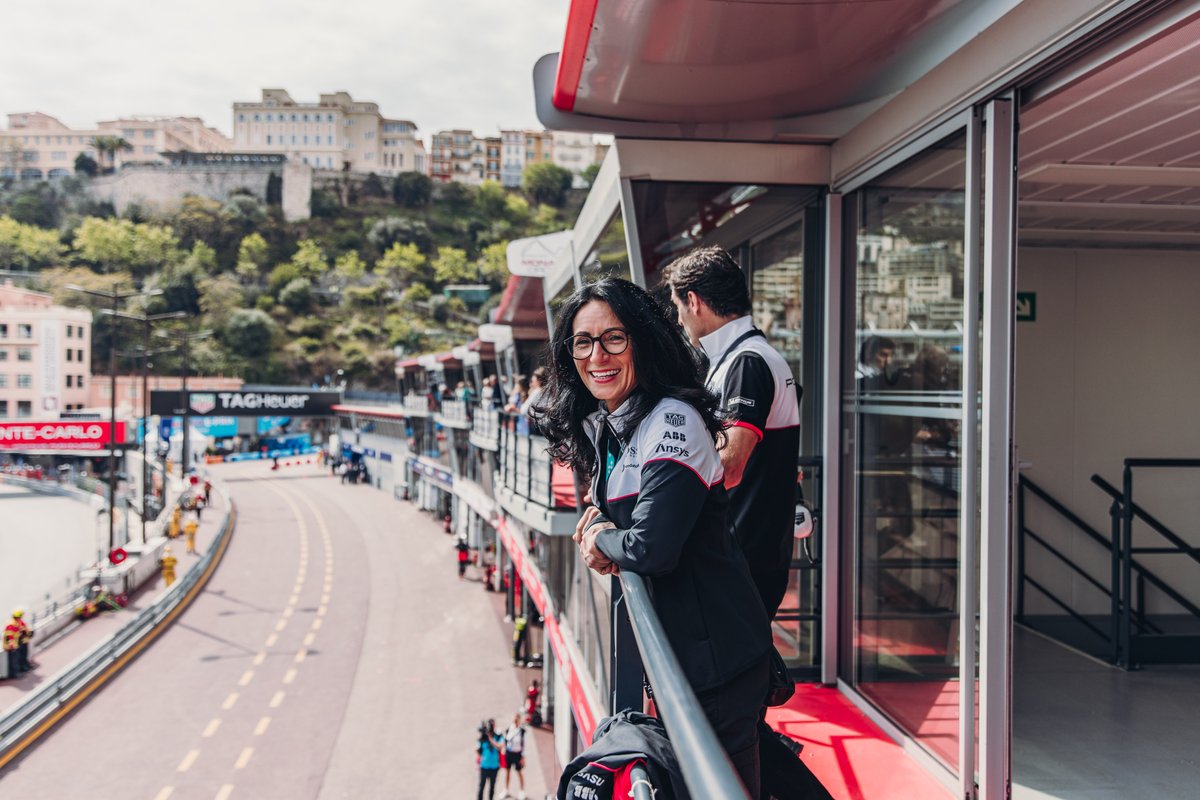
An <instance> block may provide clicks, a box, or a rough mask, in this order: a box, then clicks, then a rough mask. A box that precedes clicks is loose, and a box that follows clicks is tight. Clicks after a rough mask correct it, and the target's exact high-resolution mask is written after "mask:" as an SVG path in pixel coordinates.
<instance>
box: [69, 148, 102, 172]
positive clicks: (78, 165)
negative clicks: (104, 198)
mask: <svg viewBox="0 0 1200 800" xmlns="http://www.w3.org/2000/svg"><path fill="white" fill-rule="evenodd" d="M99 171H100V165H99V164H97V163H96V159H94V158H92V157H91V156H89V155H88V154H87V153H80V154H79V155H77V156H75V174H76V175H81V174H82V175H87V176H88V177H89V178H94V177H96V173H97V172H99Z"/></svg>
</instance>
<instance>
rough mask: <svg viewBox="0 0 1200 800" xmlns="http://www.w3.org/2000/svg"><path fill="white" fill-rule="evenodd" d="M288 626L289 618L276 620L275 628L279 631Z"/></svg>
mask: <svg viewBox="0 0 1200 800" xmlns="http://www.w3.org/2000/svg"><path fill="white" fill-rule="evenodd" d="M286 627H287V620H286V619H281V620H279V622H276V623H275V630H277V631H281V630H283V629H284V628H286Z"/></svg>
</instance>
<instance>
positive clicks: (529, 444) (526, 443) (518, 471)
mask: <svg viewBox="0 0 1200 800" xmlns="http://www.w3.org/2000/svg"><path fill="white" fill-rule="evenodd" d="M530 427H531V423H530V421H529V419H528V417H525V416H524V415H521V414H501V416H500V483H501V485H503V486H504V487H506V488H507V489H508V490H509V491H511V492H513V493H514V494H516V495H517V496H518V497H523V498H525V499H526V500H531V501H533V502H535V503H537V504H539V505H542V506H545V507H546V508H563V509H574V507H575V504H574V501H573V500H572V501H571V502H567V501H566V498H565V497H562V498H557V499H556V497H555V492H554V474H555V470H556V469H558V470H565V469H566V468H565V467H562V466H561V465H560V466H558V467H556V466H555V464H554V462H553V460H552V459H551V458H550V455H549V454H548V453H547V452H546V448H547V447H548V446H549V443H548V442H547V441H546V439H545V438H543V437H541V436H537V435H535V434H533V433H531V432H530Z"/></svg>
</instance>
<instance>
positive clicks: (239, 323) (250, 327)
mask: <svg viewBox="0 0 1200 800" xmlns="http://www.w3.org/2000/svg"><path fill="white" fill-rule="evenodd" d="M275 331H276V326H275V321H274V320H273V319H271V317H270V315H269V314H267V313H266V312H264V311H260V310H258V309H256V308H241V309H238V310H237V311H234V312H233V313H232V314H230V315H229V321H228V322H226V323H225V327H224V328H223V329H222V331H221V343H222V344H224V345H225V347H226V348H227V349H228V350H229V351H230V352H232V353H237V354H238V355H239V356H241V357H242V358H246V359H256V358H262V357H263V356H265V355H267V354H268V353H270V352H271V347H272V345H271V340H272V339H273V338H274V336H275Z"/></svg>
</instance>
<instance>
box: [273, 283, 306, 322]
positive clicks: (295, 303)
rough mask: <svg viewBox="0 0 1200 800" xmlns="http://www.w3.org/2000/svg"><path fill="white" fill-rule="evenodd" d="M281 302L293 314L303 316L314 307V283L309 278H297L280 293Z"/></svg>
mask: <svg viewBox="0 0 1200 800" xmlns="http://www.w3.org/2000/svg"><path fill="white" fill-rule="evenodd" d="M279 302H281V303H283V304H284V305H285V306H287V307H288V309H289V310H290V311H291V312H292V313H293V314H303V313H305V312H306V311H308V310H309V308H310V307H311V306H312V282H311V281H309V280H308V278H296V279H294V280H292V281H290V282H289V283H288V285H287V286H285V287H283V289H281V290H280V292H279Z"/></svg>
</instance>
